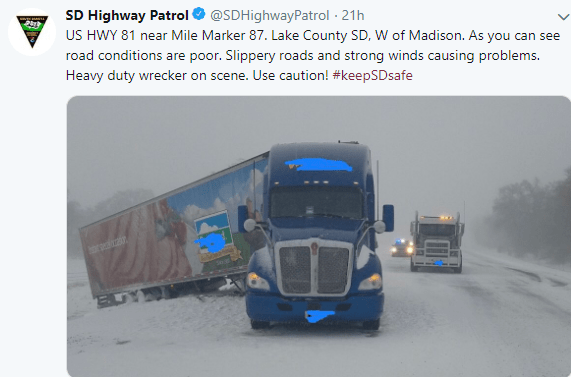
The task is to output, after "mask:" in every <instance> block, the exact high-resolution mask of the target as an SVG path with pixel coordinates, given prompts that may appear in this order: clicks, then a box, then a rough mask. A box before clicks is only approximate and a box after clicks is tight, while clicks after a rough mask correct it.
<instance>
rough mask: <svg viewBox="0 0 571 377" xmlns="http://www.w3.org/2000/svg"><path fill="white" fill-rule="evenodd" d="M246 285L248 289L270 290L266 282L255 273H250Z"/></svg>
mask: <svg viewBox="0 0 571 377" xmlns="http://www.w3.org/2000/svg"><path fill="white" fill-rule="evenodd" d="M246 284H248V287H250V288H254V289H263V290H266V291H269V290H270V285H269V284H268V281H267V280H266V279H264V278H262V277H259V276H258V274H256V273H255V272H250V273H249V274H248V277H246Z"/></svg>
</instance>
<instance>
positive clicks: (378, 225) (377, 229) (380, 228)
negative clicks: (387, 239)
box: [373, 220, 387, 234]
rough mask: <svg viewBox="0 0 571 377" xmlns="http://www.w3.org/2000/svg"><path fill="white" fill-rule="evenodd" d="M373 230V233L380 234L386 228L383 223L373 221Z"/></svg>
mask: <svg viewBox="0 0 571 377" xmlns="http://www.w3.org/2000/svg"><path fill="white" fill-rule="evenodd" d="M373 228H375V232H377V233H379V234H380V233H383V232H384V231H385V229H386V228H387V227H386V225H385V223H384V222H382V221H380V220H379V221H375V223H374V224H373Z"/></svg>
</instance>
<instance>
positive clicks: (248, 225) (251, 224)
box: [243, 219, 256, 233]
mask: <svg viewBox="0 0 571 377" xmlns="http://www.w3.org/2000/svg"><path fill="white" fill-rule="evenodd" d="M243 226H244V230H246V232H248V233H249V232H251V231H253V230H254V229H255V228H256V220H254V219H248V220H246V221H244V224H243Z"/></svg>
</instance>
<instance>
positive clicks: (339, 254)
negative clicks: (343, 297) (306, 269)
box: [317, 247, 349, 293]
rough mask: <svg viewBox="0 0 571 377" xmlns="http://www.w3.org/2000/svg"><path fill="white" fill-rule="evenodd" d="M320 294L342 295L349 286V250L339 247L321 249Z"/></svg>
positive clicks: (318, 275)
mask: <svg viewBox="0 0 571 377" xmlns="http://www.w3.org/2000/svg"><path fill="white" fill-rule="evenodd" d="M318 266H319V268H318V273H317V277H318V282H317V292H318V293H342V292H344V291H345V287H346V286H347V268H348V267H349V250H348V249H342V248H338V247H321V248H319V257H318Z"/></svg>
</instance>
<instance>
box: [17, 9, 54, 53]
mask: <svg viewBox="0 0 571 377" xmlns="http://www.w3.org/2000/svg"><path fill="white" fill-rule="evenodd" d="M16 17H17V18H18V22H19V23H20V26H21V27H22V31H23V32H24V34H25V35H26V38H28V42H30V46H32V48H34V45H35V44H36V42H37V41H38V38H39V37H40V33H41V32H42V29H43V28H44V26H45V24H46V21H47V20H48V16H16Z"/></svg>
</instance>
